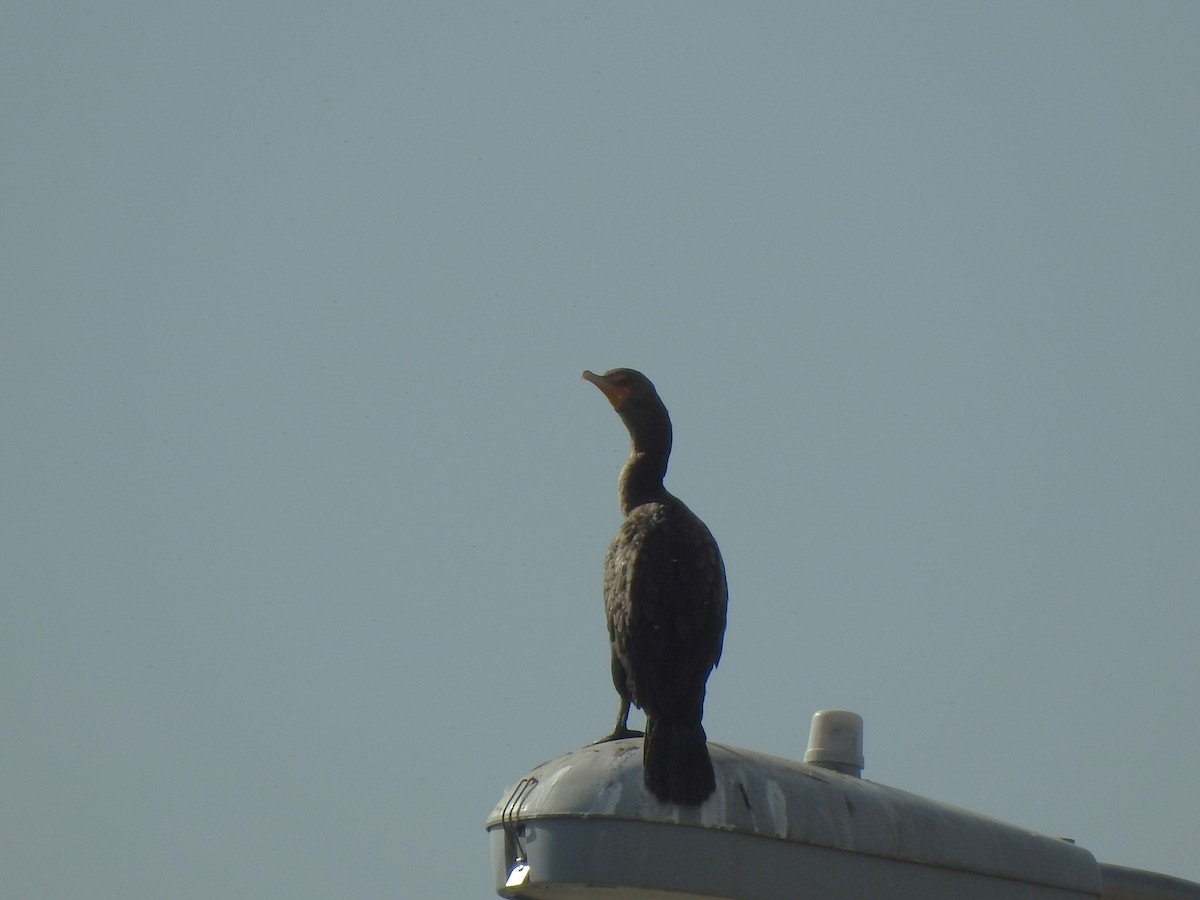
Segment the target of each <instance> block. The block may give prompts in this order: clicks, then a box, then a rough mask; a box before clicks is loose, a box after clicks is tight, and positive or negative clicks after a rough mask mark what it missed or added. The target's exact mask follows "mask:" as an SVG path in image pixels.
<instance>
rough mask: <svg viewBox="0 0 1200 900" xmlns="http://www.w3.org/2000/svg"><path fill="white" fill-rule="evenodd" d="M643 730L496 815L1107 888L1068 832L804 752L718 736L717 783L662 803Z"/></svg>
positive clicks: (537, 778)
mask: <svg viewBox="0 0 1200 900" xmlns="http://www.w3.org/2000/svg"><path fill="white" fill-rule="evenodd" d="M641 750H642V742H641V739H640V738H634V739H629V740H618V741H609V742H606V743H603V744H594V745H591V746H587V747H582V748H580V749H578V750H573V751H571V752H569V753H566V754H564V755H562V756H559V757H557V758H555V759H552V760H549V761H547V762H544V763H542V764H541V765H539V766H537V767H536V768H535V769H533V771H532V772H530V773H529V775H528V776H527V777H526V778H524V779H522V780H521V781H519V782H517V783H516V784H515V785H513V786H512V787H510V788H509V789H508V790H506V791H505V793H504V795H503V796H502V797H501V799H500V802H499V803H498V804H497V805H496V806H495V808H494V809H493V810H492V812H491V814H490V815H489V816H488V818H487V827H488V828H489V829H491V828H494V827H497V826H501V825H503V824H505V823H506V822H514V823H515V822H522V821H531V820H535V819H543V818H551V817H572V818H581V819H589V818H607V819H627V820H636V821H642V822H660V823H672V824H676V825H683V826H688V827H693V828H705V829H718V830H724V831H732V832H738V833H742V834H747V835H753V836H758V837H763V838H770V839H775V840H782V841H790V842H796V843H802V844H811V845H816V846H821V847H827V848H831V849H835V850H844V851H848V852H854V853H864V854H869V855H872V856H878V857H884V858H889V859H896V860H903V861H906V862H913V863H920V864H926V865H935V866H941V867H945V868H951V869H959V870H962V871H966V872H978V873H981V874H987V875H990V876H994V877H1002V878H1014V879H1018V880H1024V881H1036V882H1038V883H1041V884H1045V885H1049V886H1056V887H1063V888H1069V889H1073V890H1083V891H1090V892H1091V893H1093V894H1096V893H1098V892H1099V885H1100V874H1099V866H1098V864H1097V862H1096V860H1095V858H1094V857H1093V856H1092V854H1091V853H1089V852H1088V851H1087V850H1085V849H1084V848H1082V847H1079V846H1076V845H1075V844H1073V843H1071V842H1069V841H1066V840H1063V839H1061V838H1055V837H1050V836H1047V835H1044V834H1039V833H1037V832H1034V831H1031V830H1029V829H1026V828H1021V827H1018V826H1015V825H1010V824H1008V823H1005V822H1001V821H999V820H997V819H992V818H989V817H987V816H982V815H979V814H978V813H974V812H970V811H968V810H964V809H960V808H958V807H954V806H950V805H948V804H944V803H940V802H937V801H935V800H929V799H927V798H925V797H920V796H918V795H916V794H910V793H908V792H906V791H902V790H898V789H896V788H891V787H888V786H886V785H882V784H877V783H875V782H872V781H867V780H865V779H861V778H856V777H853V776H850V775H842V774H840V773H837V772H834V771H831V770H828V769H823V768H819V767H817V766H813V765H810V764H807V763H799V762H794V761H791V760H786V759H781V758H778V757H773V756H769V755H767V754H763V753H756V752H753V751H749V750H741V749H738V748H736V747H728V746H725V745H722V744H715V743H711V742H710V743H709V751H710V754H711V756H712V760H713V767H714V769H715V770H716V775H717V790H716V792H715V793H714V794H713V795H712V796H711V797H709V799H708V800H707V801H705V802H704V803H703V804H702V805H701V806H698V807H691V808H689V807H680V806H675V805H673V804H664V803H660V802H659V801H658V800H657V799H655V798H654V796H653V795H651V794H650V793H649V792H648V791H647V790H646V789H645V787H644V785H643V783H642V765H641V756H642V753H641Z"/></svg>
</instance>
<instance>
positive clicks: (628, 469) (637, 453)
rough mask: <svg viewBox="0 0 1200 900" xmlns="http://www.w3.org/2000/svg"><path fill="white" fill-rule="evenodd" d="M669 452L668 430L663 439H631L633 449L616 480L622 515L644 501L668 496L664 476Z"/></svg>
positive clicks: (669, 439) (628, 512)
mask: <svg viewBox="0 0 1200 900" xmlns="http://www.w3.org/2000/svg"><path fill="white" fill-rule="evenodd" d="M670 455H671V437H670V433H669V432H668V433H667V435H666V440H665V442H664V441H662V440H658V441H653V442H639V441H638V440H637V438H634V441H633V452H632V453H630V455H629V460H628V461H627V462H626V463H625V467H624V468H622V469H621V477H620V479H619V480H618V482H617V494H618V496H619V498H620V500H621V513H622V515H626V516H627V515H629V514H630V513H631V512H632V511H633V510H635V509H637V507H639V506H641V505H642V504H643V503H650V502H652V501H655V500H662V499H663V498H665V497H666V496H667V489H666V488H665V487H663V477H664V476H665V475H666V474H667V458H668V457H669V456H670Z"/></svg>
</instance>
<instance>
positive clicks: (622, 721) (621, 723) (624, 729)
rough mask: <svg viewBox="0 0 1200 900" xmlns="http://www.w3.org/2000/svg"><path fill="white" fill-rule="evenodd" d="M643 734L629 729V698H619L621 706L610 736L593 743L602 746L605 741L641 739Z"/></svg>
mask: <svg viewBox="0 0 1200 900" xmlns="http://www.w3.org/2000/svg"><path fill="white" fill-rule="evenodd" d="M643 733H644V732H641V731H634V730H633V729H632V728H630V727H629V698H628V697H622V698H621V706H620V708H619V709H618V710H617V724H616V726H615V727H614V728H613V730H612V734H609V735H606V736H605V737H602V738H600V740H598V741H595V743H597V744H603V743H604V742H605V741H619V740H621V739H622V738H631V737H641V736H642V735H643Z"/></svg>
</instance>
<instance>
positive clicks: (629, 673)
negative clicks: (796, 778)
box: [583, 369, 728, 806]
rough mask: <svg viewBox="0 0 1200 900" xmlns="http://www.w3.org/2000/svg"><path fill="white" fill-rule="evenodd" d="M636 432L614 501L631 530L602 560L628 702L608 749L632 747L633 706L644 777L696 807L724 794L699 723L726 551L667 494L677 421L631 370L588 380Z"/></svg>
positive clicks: (623, 531) (720, 628)
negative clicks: (639, 723)
mask: <svg viewBox="0 0 1200 900" xmlns="http://www.w3.org/2000/svg"><path fill="white" fill-rule="evenodd" d="M583 377H584V378H585V379H587V380H588V381H590V382H592V384H594V385H596V386H597V387H598V388H600V390H601V391H603V392H604V395H605V396H606V397H607V398H608V400H609V402H610V403H611V404H612V406H613V409H615V410H616V411H617V413H618V414H619V415H620V416H621V419H622V421H624V422H625V426H626V427H627V428H628V429H629V437H630V440H631V441H632V444H633V451H632V453H631V454H630V457H629V460H628V462H626V463H625V467H624V468H623V469H622V470H621V477H620V479H619V481H618V483H617V491H618V495H619V497H620V501H621V512H622V513H624V515H625V521H624V522H623V523H622V524H621V527H620V528H619V529H617V534H616V536H615V537H614V538H613V540H612V543H611V544H610V545H609V548H608V554H607V555H606V556H605V558H604V611H605V614H606V616H607V618H608V636H609V642H610V644H611V647H612V675H613V684H614V685H615V686H616V689H617V693H618V694H619V695H620V696H621V706H620V710H619V712H618V713H617V724H616V727H615V728H614V730H613V733H612V734H611V735H609V737H608V738H606V740H609V739H613V738H620V737H630V736H633V735H636V734H637V732H634V731H630V730H629V727H628V720H629V704H630V703H633V704H634V705H636V706H638V707H639V708H641V709H643V710H645V712H646V736H645V742H644V744H643V747H642V766H643V769H644V774H645V780H646V786H647V787H648V788H649V789H650V790H651V792H652V793H653V794H654V795H655V796H656V797H658V799H659V800H662V801H663V802H669V803H679V804H685V805H689V806H694V805H696V804H699V803H702V802H704V800H705V799H707V798H708V796H709V795H710V794H712V792H713V790H715V788H716V782H715V779H714V776H713V768H712V761H711V760H710V759H709V756H708V746H707V744H706V740H707V738H706V736H705V734H704V726H703V725H702V724H701V720H702V718H703V716H704V690H705V683H706V682H707V681H708V673H709V672H711V671H712V669H713V667H714V666H716V664H717V662H718V660H720V658H721V645H722V642H723V639H724V635H725V608H726V601H727V596H728V592H727V589H726V585H725V566H724V563H723V562H722V561H721V551H720V550H719V549H717V542H716V541H715V540H713V536H712V535H711V534H710V533H709V531H708V528H706V527H705V525H704V523H703V522H701V521H700V519H699V518H697V517H696V515H695V513H693V512H692V511H691V510H690V509H688V508H687V507H686V506H685V505H684V504H683V502H682V501H680V500H679V499H678V498H676V497H673V496H672V495H671V494H669V493H668V492H667V489H666V488H665V487H663V476H664V475H665V474H666V472H667V460H668V458H669V457H670V455H671V419H670V417H669V416H668V415H667V409H666V407H665V406H663V403H662V401H661V400H660V399H659V398H658V392H657V391H655V390H654V385H653V384H651V383H650V380H649V379H648V378H646V376H645V375H643V374H642V373H640V372H635V371H634V370H633V369H611V370H610V371H608V372H605V373H604V374H603V375H595V374H593V373H592V372H584V373H583Z"/></svg>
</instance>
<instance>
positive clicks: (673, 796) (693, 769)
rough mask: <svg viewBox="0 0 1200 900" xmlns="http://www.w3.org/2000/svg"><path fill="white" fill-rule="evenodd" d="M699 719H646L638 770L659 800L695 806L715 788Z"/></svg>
mask: <svg viewBox="0 0 1200 900" xmlns="http://www.w3.org/2000/svg"><path fill="white" fill-rule="evenodd" d="M707 740H708V738H707V736H706V735H705V734H704V726H703V725H701V724H700V722H680V721H673V720H671V719H660V718H657V717H649V716H648V717H647V718H646V739H645V742H644V743H643V744H642V769H643V774H644V777H645V779H646V787H648V788H649V789H650V792H651V793H652V794H654V796H655V797H657V798H658V799H659V800H661V801H662V802H663V803H678V804H680V805H682V806H698V805H699V804H701V803H703V802H704V801H705V800H707V799H708V797H709V795H710V794H712V792H713V791H714V790H716V788H717V782H716V777H715V776H714V775H713V767H712V760H711V759H710V758H709V755H708V744H707Z"/></svg>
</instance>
